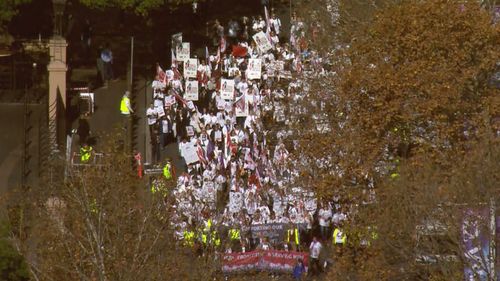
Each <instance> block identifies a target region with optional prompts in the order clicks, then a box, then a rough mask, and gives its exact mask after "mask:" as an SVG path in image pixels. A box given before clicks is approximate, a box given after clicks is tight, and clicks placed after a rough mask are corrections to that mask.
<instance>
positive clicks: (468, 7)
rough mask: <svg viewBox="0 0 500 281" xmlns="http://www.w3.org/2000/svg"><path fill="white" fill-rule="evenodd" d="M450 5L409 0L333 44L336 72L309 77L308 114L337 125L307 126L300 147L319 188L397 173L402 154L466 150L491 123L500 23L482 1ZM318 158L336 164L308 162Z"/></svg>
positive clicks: (308, 120) (306, 175) (312, 122)
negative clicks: (344, 41)
mask: <svg viewBox="0 0 500 281" xmlns="http://www.w3.org/2000/svg"><path fill="white" fill-rule="evenodd" d="M450 5H452V4H450V3H449V2H448V1H439V0H437V1H436V0H433V1H425V2H420V1H404V2H403V3H402V4H397V5H393V6H390V7H389V8H386V9H383V10H381V11H380V12H378V13H377V14H376V16H375V18H374V20H373V22H370V24H369V26H368V27H366V28H364V29H363V31H362V32H356V33H354V34H355V35H354V36H353V38H352V40H351V41H350V42H349V43H348V44H347V45H342V44H341V43H339V42H338V41H337V42H335V43H336V44H338V45H340V46H331V45H330V49H333V50H336V52H335V53H333V54H330V56H329V57H330V59H331V61H332V65H333V66H332V68H333V70H334V71H335V72H332V73H333V74H332V75H330V76H326V77H316V76H314V77H313V79H310V80H308V81H307V82H308V83H309V84H310V85H309V88H310V89H311V92H312V94H311V95H310V97H309V99H308V101H310V102H311V103H310V104H309V105H308V106H307V107H308V109H307V111H308V115H306V116H304V119H303V120H304V122H305V124H306V125H305V126H304V127H306V128H316V125H315V124H316V123H317V122H318V120H317V117H318V116H322V117H321V118H320V119H321V120H323V122H324V123H325V124H328V126H329V128H330V130H331V133H318V131H317V130H302V133H301V135H300V139H302V140H303V146H301V149H300V150H299V152H300V155H297V157H300V158H301V159H305V160H304V161H303V162H305V163H304V164H305V165H304V167H305V169H303V173H304V178H305V179H306V180H307V181H310V180H314V179H316V182H317V183H318V186H317V187H318V188H317V189H318V191H319V192H320V193H321V192H326V193H327V194H331V193H332V188H331V186H338V185H341V186H342V185H344V186H345V185H348V186H352V185H356V184H358V183H361V184H365V183H363V182H364V181H365V182H366V180H368V181H371V180H372V179H373V180H377V177H379V176H380V177H382V178H383V177H385V176H387V175H389V174H391V173H394V174H397V166H398V165H397V163H398V161H399V159H401V158H415V159H416V158H418V157H420V156H421V155H439V154H442V153H443V152H444V151H448V150H453V151H455V152H456V153H462V152H463V151H465V150H466V148H467V145H468V143H470V142H471V141H474V139H476V137H477V136H478V135H480V134H481V133H484V132H487V131H489V130H491V127H492V124H493V123H494V122H493V121H492V120H493V118H494V117H495V116H498V114H499V103H500V101H499V96H498V89H494V88H491V87H490V86H489V84H488V81H489V79H490V77H491V74H492V73H493V70H494V68H495V64H496V62H497V60H498V57H499V50H498V48H497V47H496V46H498V44H499V43H500V36H499V34H500V33H499V32H498V28H499V27H498V26H493V25H491V16H490V14H489V13H488V12H487V11H485V10H482V9H481V8H480V6H479V5H478V4H477V3H476V2H475V1H468V2H464V3H463V4H460V5H458V4H457V5H456V6H453V5H452V6H450ZM322 26H326V24H322ZM430 27H432V28H430ZM340 31H342V30H340ZM319 42H320V44H321V42H325V41H322V40H320V41H319ZM334 47H337V48H334ZM313 117H316V119H315V118H313ZM300 125H301V126H303V124H300ZM309 125H310V126H309ZM311 144H317V145H311ZM325 146H328V147H330V148H331V150H328V151H325V150H324V149H323V148H324V147H325ZM318 158H319V159H322V158H325V159H326V158H328V159H329V161H328V163H329V164H330V165H327V166H324V167H323V168H321V167H317V165H314V166H315V167H316V168H318V169H310V168H307V167H311V166H310V165H311V161H316V160H315V159H318ZM319 185H321V187H320V186H319Z"/></svg>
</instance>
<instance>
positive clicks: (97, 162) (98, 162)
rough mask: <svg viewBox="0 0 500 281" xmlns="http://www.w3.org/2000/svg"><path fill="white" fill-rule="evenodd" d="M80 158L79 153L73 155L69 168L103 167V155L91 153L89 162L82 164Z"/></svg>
mask: <svg viewBox="0 0 500 281" xmlns="http://www.w3.org/2000/svg"><path fill="white" fill-rule="evenodd" d="M81 156H82V155H81V154H80V153H76V152H75V153H73V155H72V156H71V167H90V166H103V164H102V162H103V159H104V154H102V153H93V154H92V156H91V157H90V159H89V161H87V162H83V163H82V162H81Z"/></svg>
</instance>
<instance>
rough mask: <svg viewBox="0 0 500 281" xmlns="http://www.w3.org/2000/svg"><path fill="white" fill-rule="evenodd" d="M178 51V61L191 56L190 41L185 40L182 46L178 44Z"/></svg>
mask: <svg viewBox="0 0 500 281" xmlns="http://www.w3.org/2000/svg"><path fill="white" fill-rule="evenodd" d="M176 53H177V60H178V61H186V60H188V59H189V57H190V56H191V54H190V44H189V42H183V43H182V44H181V45H180V46H177V49H176Z"/></svg>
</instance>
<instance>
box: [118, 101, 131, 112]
mask: <svg viewBox="0 0 500 281" xmlns="http://www.w3.org/2000/svg"><path fill="white" fill-rule="evenodd" d="M127 104H130V99H129V98H128V97H123V98H122V101H121V102H120V111H121V113H122V114H130V110H129V109H128V106H127Z"/></svg>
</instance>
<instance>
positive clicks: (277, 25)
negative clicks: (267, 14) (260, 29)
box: [269, 12, 281, 35]
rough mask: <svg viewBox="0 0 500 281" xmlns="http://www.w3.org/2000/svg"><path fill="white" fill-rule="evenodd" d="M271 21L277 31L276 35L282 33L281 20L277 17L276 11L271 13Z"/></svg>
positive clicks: (272, 27)
mask: <svg viewBox="0 0 500 281" xmlns="http://www.w3.org/2000/svg"><path fill="white" fill-rule="evenodd" d="M269 23H270V24H271V29H272V30H273V31H274V32H275V33H276V35H280V29H281V21H280V19H279V18H278V17H276V15H275V14H274V12H272V13H271V19H269Z"/></svg>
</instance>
